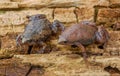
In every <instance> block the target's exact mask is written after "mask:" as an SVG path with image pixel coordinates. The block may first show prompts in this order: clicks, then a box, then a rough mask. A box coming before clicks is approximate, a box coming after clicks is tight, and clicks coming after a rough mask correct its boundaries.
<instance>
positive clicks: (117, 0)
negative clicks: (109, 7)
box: [110, 0, 120, 4]
mask: <svg viewBox="0 0 120 76" xmlns="http://www.w3.org/2000/svg"><path fill="white" fill-rule="evenodd" d="M110 3H111V4H118V3H120V0H110Z"/></svg>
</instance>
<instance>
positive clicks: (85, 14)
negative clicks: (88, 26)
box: [75, 6, 94, 22]
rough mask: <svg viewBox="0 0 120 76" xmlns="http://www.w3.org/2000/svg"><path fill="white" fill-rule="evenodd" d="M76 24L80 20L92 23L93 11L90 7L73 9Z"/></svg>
mask: <svg viewBox="0 0 120 76" xmlns="http://www.w3.org/2000/svg"><path fill="white" fill-rule="evenodd" d="M75 13H76V16H77V19H78V22H80V21H82V20H89V21H94V9H93V8H92V7H87V6H81V7H79V8H76V9H75Z"/></svg>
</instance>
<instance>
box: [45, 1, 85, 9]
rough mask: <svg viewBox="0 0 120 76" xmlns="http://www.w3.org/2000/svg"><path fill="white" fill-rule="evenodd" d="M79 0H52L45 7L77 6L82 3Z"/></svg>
mask: <svg viewBox="0 0 120 76" xmlns="http://www.w3.org/2000/svg"><path fill="white" fill-rule="evenodd" d="M82 2H83V1H81V0H70V1H69V0H63V1H61V0H52V1H51V2H50V3H49V4H48V6H47V7H55V8H56V7H58V8H59V7H63V8H65V7H78V6H79V5H84V4H85V3H82Z"/></svg>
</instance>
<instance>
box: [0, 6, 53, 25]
mask: <svg viewBox="0 0 120 76" xmlns="http://www.w3.org/2000/svg"><path fill="white" fill-rule="evenodd" d="M48 11H49V12H48ZM52 11H53V10H52V9H46V8H43V9H40V10H34V9H33V10H23V11H7V12H5V13H2V14H1V15H0V26H12V25H22V24H25V22H26V21H27V18H26V16H27V15H29V16H30V15H34V14H46V15H47V18H48V19H49V20H50V21H52Z"/></svg>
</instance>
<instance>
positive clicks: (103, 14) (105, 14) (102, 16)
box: [97, 8, 120, 27]
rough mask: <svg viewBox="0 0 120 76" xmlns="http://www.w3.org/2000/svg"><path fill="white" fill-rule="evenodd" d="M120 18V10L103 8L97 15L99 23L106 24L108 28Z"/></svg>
mask: <svg viewBox="0 0 120 76" xmlns="http://www.w3.org/2000/svg"><path fill="white" fill-rule="evenodd" d="M119 16H120V9H117V8H116V9H110V8H103V9H100V10H99V12H98V15H97V23H104V24H106V26H107V27H109V26H111V25H112V24H113V23H115V21H117V20H118V17H119Z"/></svg>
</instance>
